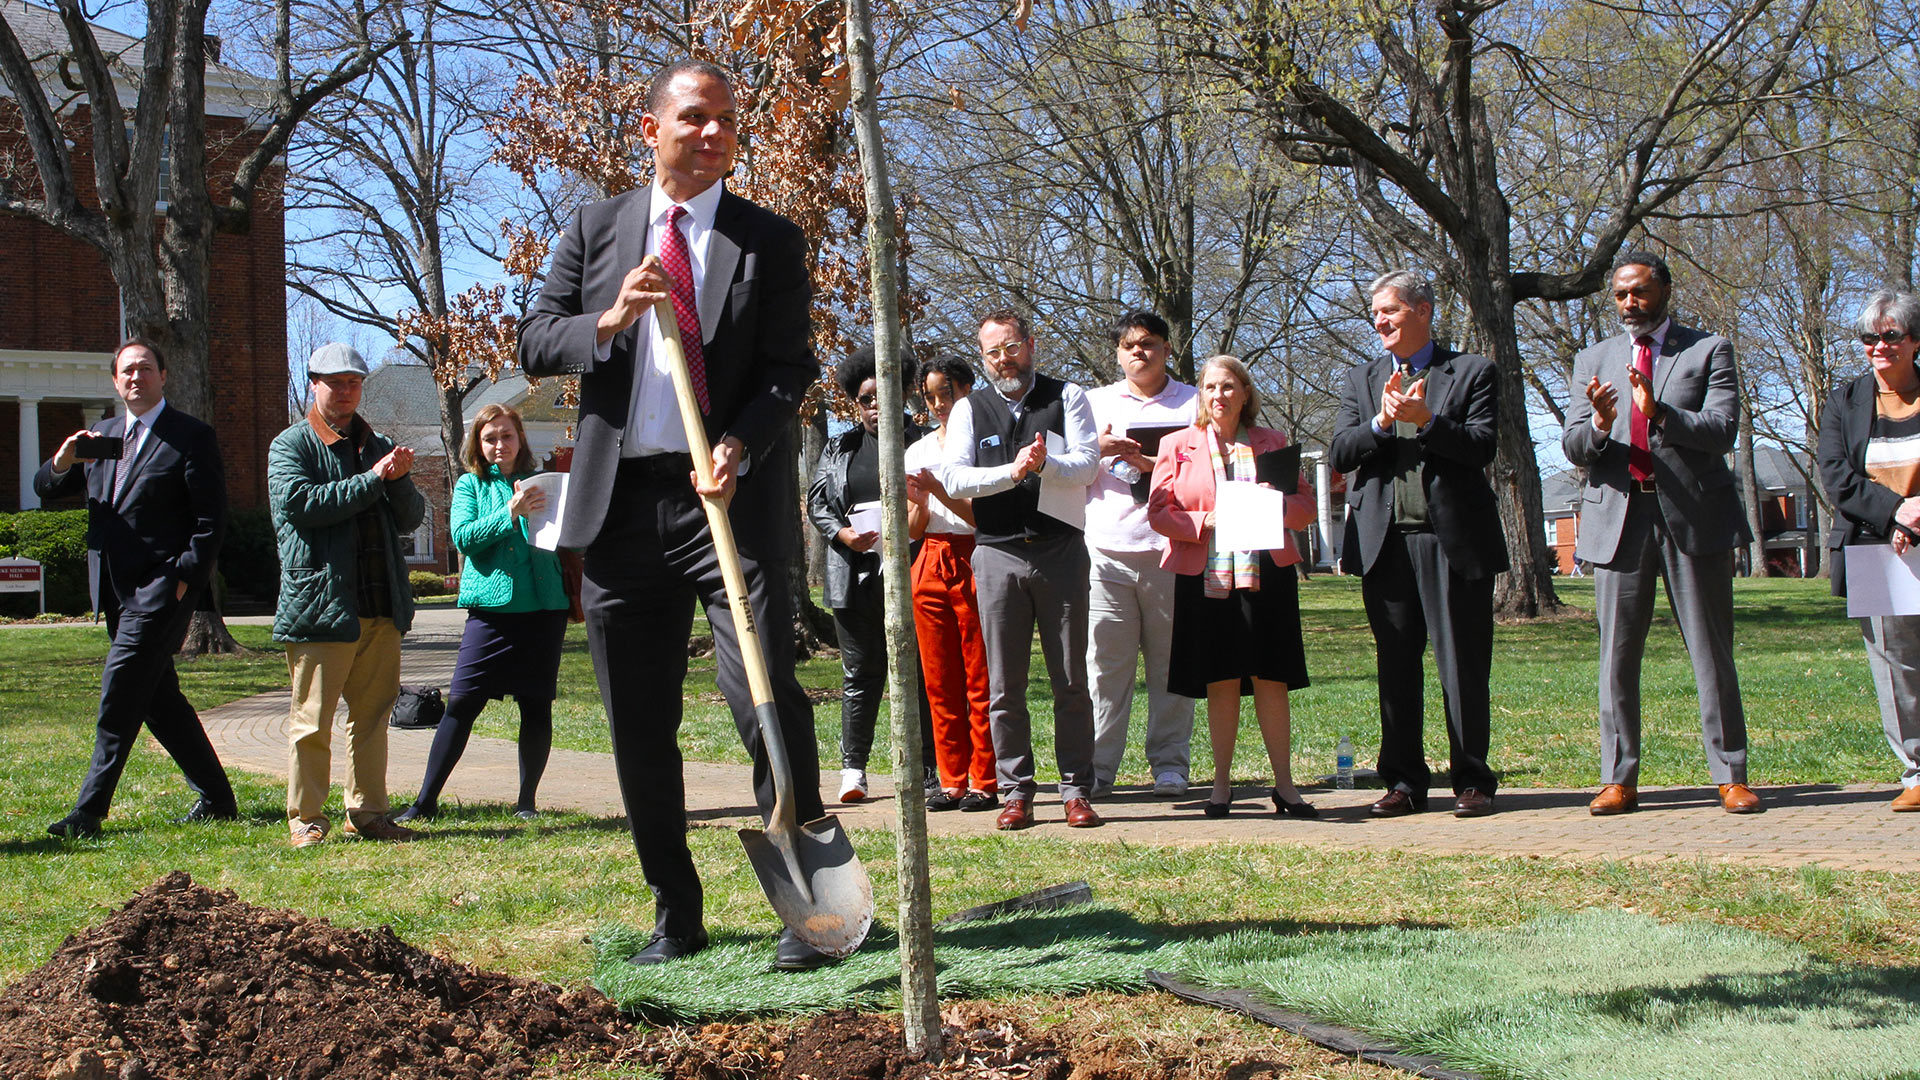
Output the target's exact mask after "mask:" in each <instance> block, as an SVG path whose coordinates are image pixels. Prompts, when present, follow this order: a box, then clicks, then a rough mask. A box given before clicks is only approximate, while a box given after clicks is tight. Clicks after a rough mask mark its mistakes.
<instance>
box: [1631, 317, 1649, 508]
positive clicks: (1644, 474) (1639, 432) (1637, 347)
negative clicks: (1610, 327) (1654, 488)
mask: <svg viewBox="0 0 1920 1080" xmlns="http://www.w3.org/2000/svg"><path fill="white" fill-rule="evenodd" d="M1633 370H1635V371H1637V372H1639V373H1640V377H1641V378H1642V379H1645V380H1647V382H1648V383H1649V384H1651V383H1652V382H1653V338H1651V337H1649V336H1647V335H1645V334H1642V335H1640V336H1639V337H1637V338H1634V339H1633ZM1629 392H1631V391H1629ZM1633 402H1634V405H1633V424H1632V429H1631V430H1632V432H1633V445H1632V446H1630V447H1628V448H1627V473H1628V475H1630V476H1632V477H1633V478H1634V479H1635V480H1651V479H1653V451H1652V449H1650V448H1649V445H1648V443H1647V414H1646V413H1643V412H1641V411H1640V403H1639V399H1638V398H1634V399H1633Z"/></svg>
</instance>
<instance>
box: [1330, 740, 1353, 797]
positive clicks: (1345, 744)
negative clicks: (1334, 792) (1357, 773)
mask: <svg viewBox="0 0 1920 1080" xmlns="http://www.w3.org/2000/svg"><path fill="white" fill-rule="evenodd" d="M1333 786H1334V787H1337V788H1351V787H1352V786H1353V740H1352V739H1349V738H1347V737H1346V736H1345V735H1342V736H1340V745H1339V746H1337V747H1335V748H1334V751H1333Z"/></svg>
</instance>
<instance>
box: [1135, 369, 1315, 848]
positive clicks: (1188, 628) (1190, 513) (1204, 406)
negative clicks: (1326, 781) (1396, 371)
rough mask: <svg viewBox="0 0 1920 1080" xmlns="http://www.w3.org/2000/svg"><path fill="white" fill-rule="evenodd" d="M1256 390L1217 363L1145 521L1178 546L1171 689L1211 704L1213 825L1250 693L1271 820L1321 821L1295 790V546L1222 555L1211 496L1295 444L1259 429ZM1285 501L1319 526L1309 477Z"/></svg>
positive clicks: (1157, 471) (1229, 785)
mask: <svg viewBox="0 0 1920 1080" xmlns="http://www.w3.org/2000/svg"><path fill="white" fill-rule="evenodd" d="M1259 419H1260V394H1259V391H1257V390H1255V389H1254V386H1253V379H1252V377H1251V376H1249V375H1248V374H1247V369H1246V366H1245V365H1244V364H1242V363H1240V361H1239V360H1237V359H1235V358H1234V357H1231V356H1216V357H1214V358H1213V359H1211V360H1208V361H1207V365H1206V367H1204V368H1202V369H1201V372H1200V408H1199V412H1198V414H1197V415H1196V416H1195V417H1194V421H1193V424H1194V426H1192V427H1190V428H1187V429H1185V430H1183V431H1177V432H1175V433H1173V434H1171V435H1168V436H1167V437H1166V438H1164V439H1162V440H1160V450H1159V454H1158V457H1157V460H1156V461H1155V463H1154V467H1153V494H1152V495H1151V496H1150V497H1149V498H1148V501H1147V519H1148V520H1149V521H1150V522H1152V524H1153V527H1154V529H1155V530H1156V531H1158V532H1160V533H1162V534H1164V535H1165V536H1166V537H1167V538H1168V540H1169V541H1170V543H1168V544H1167V553H1166V555H1165V557H1163V558H1162V559H1161V560H1160V565H1162V566H1164V567H1166V568H1167V569H1169V570H1172V571H1173V572H1174V574H1175V577H1174V587H1173V652H1172V656H1171V657H1170V659H1169V663H1168V673H1167V689H1168V690H1170V691H1172V692H1173V693H1176V694H1184V695H1186V696H1188V697H1204V698H1206V699H1207V728H1208V731H1209V733H1210V735H1211V736H1212V739H1213V793H1212V795H1211V796H1209V797H1208V800H1207V806H1206V813H1207V816H1208V817H1225V816H1226V815H1227V810H1228V808H1229V807H1230V806H1231V805H1232V803H1233V749H1234V742H1235V740H1236V739H1237V737H1238V735H1239V729H1240V698H1241V697H1242V695H1245V694H1249V693H1251V694H1252V695H1253V710H1254V715H1255V716H1256V717H1257V718H1258V719H1259V721H1260V737H1261V739H1262V740H1263V741H1265V743H1266V745H1267V759H1268V761H1270V762H1271V763H1272V765H1273V790H1272V792H1271V794H1272V796H1273V807H1274V812H1275V813H1277V814H1279V815H1280V816H1281V817H1287V816H1292V817H1301V818H1312V817H1318V816H1320V815H1319V811H1317V810H1315V809H1314V808H1313V805H1312V804H1311V803H1308V802H1306V801H1304V800H1302V799H1301V798H1300V792H1299V791H1298V790H1297V789H1295V788H1294V786H1293V767H1292V757H1291V755H1292V745H1291V741H1290V734H1289V732H1288V721H1289V717H1288V711H1287V692H1288V690H1290V689H1294V688H1298V687H1302V686H1306V685H1307V660H1306V652H1305V649H1304V648H1303V647H1302V645H1301V641H1300V585H1299V582H1298V580H1297V579H1296V578H1295V576H1294V570H1293V564H1294V563H1297V562H1299V561H1300V555H1299V553H1298V552H1297V551H1295V550H1293V549H1292V548H1291V547H1288V548H1281V549H1277V550H1273V551H1220V550H1217V549H1216V548H1215V546H1214V543H1213V537H1214V532H1213V508H1214V492H1215V490H1216V489H1217V486H1218V485H1219V484H1223V483H1246V484H1251V483H1255V482H1256V481H1255V479H1254V459H1255V458H1256V457H1258V456H1259V455H1260V454H1264V453H1267V452H1269V451H1272V450H1278V449H1280V448H1281V447H1283V446H1285V445H1286V444H1287V437H1286V436H1285V435H1282V434H1280V433H1279V432H1277V431H1274V430H1273V429H1271V428H1263V427H1258V426H1256V424H1257V423H1258V421H1259ZM1296 490H1297V494H1293V495H1288V496H1287V497H1286V502H1285V506H1286V512H1285V517H1286V526H1287V528H1289V529H1303V528H1306V527H1307V526H1308V525H1309V524H1310V523H1311V522H1312V521H1313V518H1314V513H1315V508H1314V499H1313V492H1312V491H1311V490H1310V489H1309V488H1308V487H1307V485H1306V481H1305V480H1304V478H1303V479H1302V480H1301V481H1300V484H1299V487H1298V488H1297V489H1296Z"/></svg>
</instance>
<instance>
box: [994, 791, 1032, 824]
mask: <svg viewBox="0 0 1920 1080" xmlns="http://www.w3.org/2000/svg"><path fill="white" fill-rule="evenodd" d="M1032 824H1033V800H1032V799H1008V800H1007V805H1006V807H1005V808H1004V809H1002V810H1001V811H1000V816H999V817H997V818H995V819H994V821H993V827H994V828H996V829H1001V830H1012V829H1024V828H1027V827H1028V826H1030V825H1032Z"/></svg>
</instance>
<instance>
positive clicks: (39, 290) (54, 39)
mask: <svg viewBox="0 0 1920 1080" xmlns="http://www.w3.org/2000/svg"><path fill="white" fill-rule="evenodd" d="M0 14H3V15H4V17H5V18H6V20H7V23H8V25H10V26H12V27H13V29H14V32H15V33H16V35H18V36H19V37H20V38H21V43H22V44H23V45H24V46H25V48H26V51H27V53H28V54H29V55H34V54H37V53H44V52H46V51H47V50H48V49H49V48H57V47H59V43H63V42H64V41H65V30H64V28H62V27H61V25H60V23H59V19H58V17H57V16H56V14H55V13H54V12H53V11H52V10H50V9H47V8H43V7H39V6H37V5H33V4H27V3H22V2H21V0H0ZM95 33H96V35H97V36H98V38H99V41H100V45H101V47H102V48H103V49H104V50H105V51H106V52H107V53H108V54H109V55H117V56H118V57H119V63H118V67H117V70H119V71H123V72H124V71H137V70H138V69H139V65H140V54H141V50H140V43H139V42H138V41H137V40H136V39H134V38H130V37H127V36H126V35H123V34H118V33H115V32H113V31H111V30H107V29H105V28H103V27H98V26H96V27H95ZM257 86H258V83H257V81H256V80H254V79H253V78H252V77H251V76H249V75H248V74H246V73H245V72H242V71H239V70H236V69H233V68H228V67H224V66H221V65H218V64H209V65H208V67H207V144H208V149H209V154H208V158H209V160H208V170H209V172H210V173H212V174H213V175H215V176H219V175H221V174H222V173H228V174H230V173H231V171H232V169H233V167H234V166H235V165H236V164H237V163H238V161H239V160H240V158H241V157H242V156H244V154H245V153H246V151H247V150H249V149H250V148H251V147H252V146H253V145H254V144H255V140H256V139H257V134H256V133H257V132H258V131H260V130H261V127H260V125H259V123H258V116H259V110H258V109H256V108H252V107H249V105H248V102H249V100H256V101H257V100H259V99H260V91H259V90H258V89H257ZM123 100H125V101H128V102H129V103H130V102H131V100H132V92H131V90H127V91H126V92H125V95H124V97H123ZM6 113H15V115H14V116H13V117H12V118H11V119H10V120H4V121H0V157H6V158H11V159H12V162H13V164H12V165H11V166H7V165H0V168H4V167H13V168H23V169H28V170H31V168H32V164H31V163H32V155H31V153H30V152H29V151H28V150H27V147H26V140H25V136H24V135H23V134H21V133H20V124H19V120H18V117H17V113H16V110H15V107H14V106H13V104H12V102H11V100H10V99H9V98H8V97H7V96H6V91H5V89H4V88H0V114H6ZM74 120H75V124H74V125H73V127H72V128H71V130H72V131H73V132H74V137H75V138H76V139H77V140H78V142H77V144H76V145H74V147H73V149H72V155H73V174H74V176H75V178H76V181H77V185H78V187H79V189H80V192H79V193H80V198H81V200H82V201H83V202H85V203H87V204H89V205H98V203H97V200H96V199H95V198H94V196H93V187H92V177H93V158H92V154H91V153H90V149H89V146H88V143H87V141H86V132H87V131H88V116H87V110H86V109H85V108H84V107H82V108H80V109H78V110H77V111H76V112H75V113H74ZM22 179H23V180H27V182H28V183H30V184H31V185H32V186H35V187H37V177H32V178H26V177H23V178H22ZM281 180H282V175H281V174H280V171H279V169H278V168H277V167H276V168H275V169H274V170H271V171H270V173H269V175H268V177H267V178H266V179H265V180H264V181H263V182H262V184H261V185H260V188H259V189H258V190H257V192H256V199H255V203H254V210H253V215H252V226H251V229H250V230H249V232H248V233H246V234H245V235H233V234H227V233H222V234H220V235H219V236H218V237H217V238H216V239H215V241H214V250H213V278H212V283H211V284H212V291H213V322H214V325H213V339H212V368H213V372H214V379H215V386H214V387H213V393H212V395H211V397H212V399H213V402H214V405H213V415H212V416H205V417H202V418H201V419H203V420H206V421H207V422H208V423H210V424H212V425H213V427H214V429H215V431H217V432H218V433H219V437H220V445H221V452H222V454H223V456H224V458H225V464H226V472H227V494H228V498H229V499H230V500H231V502H232V505H233V507H234V508H235V509H237V510H242V509H248V508H251V507H256V506H264V505H265V504H266V499H267V482H266V456H267V444H268V443H269V442H271V441H272V439H273V436H274V435H275V434H277V433H278V432H279V430H280V429H281V428H282V427H284V426H285V424H286V414H287V407H286V387H287V338H286V328H287V291H286V230H285V226H284V215H283V208H282V203H281V197H280V190H281ZM161 197H162V199H163V200H164V198H165V193H164V190H163V191H162V196H161ZM163 205H164V203H163ZM0 252H5V257H4V258H0V511H10V510H14V509H30V508H33V507H35V506H38V505H39V500H38V499H37V498H36V497H35V496H34V494H33V483H32V481H33V473H34V471H35V470H36V469H37V468H38V467H39V465H40V463H41V462H43V461H45V460H46V459H47V458H49V457H52V456H53V453H54V451H55V450H57V449H59V447H60V443H61V441H62V440H64V439H65V438H66V437H67V436H68V435H70V434H72V433H73V432H74V431H75V430H77V429H79V428H81V427H84V426H86V425H88V424H91V423H93V422H94V421H96V420H99V419H101V418H102V417H104V416H108V415H111V414H113V413H114V412H115V411H117V410H118V409H119V408H120V407H121V406H120V400H119V398H118V397H117V396H116V395H115V394H114V392H113V382H112V372H111V370H110V366H111V359H112V353H113V349H114V347H115V346H116V345H117V344H118V343H119V342H120V340H121V339H122V337H123V336H124V335H123V333H122V321H121V311H120V295H119V290H118V288H117V286H116V285H115V284H114V280H113V275H112V274H111V273H110V272H109V271H108V268H107V263H106V260H105V258H104V256H102V255H101V254H100V253H99V252H98V251H96V250H95V249H94V248H92V247H91V246H89V245H87V244H85V243H82V242H81V241H78V240H75V239H73V238H71V237H69V236H67V235H65V234H64V233H61V232H60V231H59V230H57V229H53V228H51V227H49V226H46V225H43V224H40V223H39V222H36V221H32V220H30V219H27V218H21V217H11V216H6V215H0ZM76 505H77V504H76Z"/></svg>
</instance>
